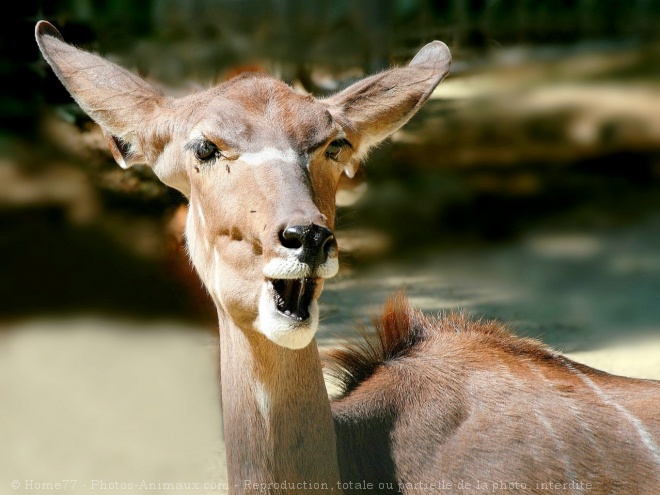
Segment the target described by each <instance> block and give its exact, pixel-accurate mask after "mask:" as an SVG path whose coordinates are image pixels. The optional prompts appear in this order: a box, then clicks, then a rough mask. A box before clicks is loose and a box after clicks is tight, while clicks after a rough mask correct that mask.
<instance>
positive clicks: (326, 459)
mask: <svg viewBox="0 0 660 495" xmlns="http://www.w3.org/2000/svg"><path fill="white" fill-rule="evenodd" d="M219 320H220V360H221V378H222V380H221V381H222V407H223V415H224V425H225V447H226V450H227V470H228V473H229V480H228V481H229V486H230V489H231V490H232V493H242V492H254V490H255V489H256V487H255V486H250V485H249V484H250V483H257V484H260V486H261V487H264V486H266V487H267V485H261V484H263V483H266V484H268V483H271V484H272V485H270V487H267V488H265V489H264V491H266V492H267V493H305V494H311V493H328V492H329V491H330V489H334V492H335V493H341V491H340V490H338V486H337V481H338V480H339V468H338V463H337V454H336V440H335V431H334V424H333V420H332V413H331V410H330V402H329V400H328V396H327V391H326V388H325V383H324V381H323V374H322V372H321V363H320V359H319V354H318V348H317V345H316V341H312V342H311V344H310V345H309V346H307V347H306V348H304V349H301V350H290V349H286V348H284V347H281V346H278V345H276V344H274V343H272V342H271V341H269V340H268V339H266V338H265V337H264V336H263V335H261V334H259V333H257V332H255V331H252V330H243V329H241V328H239V327H238V326H236V325H235V324H234V322H233V321H231V320H230V319H229V318H227V317H226V316H225V315H224V314H220V315H219ZM283 482H286V486H285V487H284V489H282V487H281V486H277V485H275V484H276V483H280V484H281V483H283ZM268 488H270V489H268Z"/></svg>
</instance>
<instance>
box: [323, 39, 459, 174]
mask: <svg viewBox="0 0 660 495" xmlns="http://www.w3.org/2000/svg"><path fill="white" fill-rule="evenodd" d="M450 66H451V53H450V52H449V48H447V45H445V44H444V43H442V42H441V41H433V42H431V43H429V44H427V45H426V46H424V47H423V48H422V49H421V50H420V51H419V52H418V53H417V55H415V57H414V58H413V59H412V60H411V61H410V63H409V64H408V65H407V66H405V67H395V68H393V69H389V70H386V71H384V72H381V73H380V74H376V75H373V76H370V77H367V78H365V79H362V80H361V81H358V82H356V83H355V84H352V85H351V86H349V87H348V88H346V89H344V90H342V91H340V92H339V93H337V94H335V95H333V96H330V97H329V98H326V99H325V100H322V101H323V103H325V104H326V105H327V106H328V109H329V111H330V113H331V114H332V115H333V116H334V117H335V118H336V119H337V120H338V121H339V122H340V123H342V124H343V125H344V128H345V130H346V133H347V134H349V132H352V133H353V141H354V143H353V144H354V147H355V154H354V156H355V159H354V160H353V161H352V162H351V163H349V164H347V167H346V170H345V171H346V174H347V175H348V176H349V177H352V176H353V174H354V173H355V172H356V170H357V167H358V164H359V161H360V160H361V159H362V158H363V157H364V156H365V155H366V154H367V152H368V151H369V149H370V148H371V147H373V146H375V145H377V144H378V143H380V142H381V141H382V140H383V139H385V138H387V137H388V136H389V135H390V134H392V133H393V132H394V131H396V130H397V129H399V128H400V127H401V126H402V125H404V124H405V123H406V122H408V120H409V119H410V118H411V117H412V116H413V115H415V113H416V112H417V110H419V109H420V107H421V106H422V105H423V104H424V102H425V101H426V100H427V99H428V97H429V96H430V95H431V93H432V92H433V90H434V89H435V87H436V86H437V85H438V84H439V83H440V81H442V79H444V77H445V76H446V75H447V74H448V73H449V68H450Z"/></svg>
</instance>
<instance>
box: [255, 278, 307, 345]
mask: <svg viewBox="0 0 660 495" xmlns="http://www.w3.org/2000/svg"><path fill="white" fill-rule="evenodd" d="M318 326H319V306H318V303H317V302H316V301H312V303H311V305H310V306H309V318H307V319H306V320H304V321H297V320H295V319H293V318H289V317H287V316H285V315H283V314H282V313H280V312H279V311H278V310H277V307H276V305H275V301H274V299H273V295H272V293H271V291H270V290H268V284H264V286H263V288H262V289H261V296H260V298H259V316H258V317H257V321H256V327H257V330H258V331H259V332H260V333H262V334H263V335H265V336H266V338H268V340H270V341H272V342H274V343H275V344H277V345H281V346H282V347H286V348H288V349H303V348H305V347H307V346H308V345H309V343H310V342H311V341H312V340H313V339H314V335H315V334H316V329H317V328H318Z"/></svg>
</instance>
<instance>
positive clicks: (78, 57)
mask: <svg viewBox="0 0 660 495" xmlns="http://www.w3.org/2000/svg"><path fill="white" fill-rule="evenodd" d="M35 35H36V38H37V43H38V44H39V48H40V49H41V53H42V54H43V56H44V58H45V59H46V61H47V62H48V63H49V64H50V66H51V67H52V68H53V71H55V74H56V75H57V77H58V78H59V79H60V81H62V84H64V86H65V87H66V89H67V90H68V91H69V93H71V96H73V98H74V99H75V100H76V102H77V103H78V104H79V105H80V107H81V108H82V109H83V110H84V111H85V112H86V113H87V114H88V115H89V116H90V117H92V119H94V120H95V121H96V122H97V123H98V124H99V125H100V126H101V129H102V130H103V134H104V135H105V138H106V140H107V142H108V145H109V146H110V151H111V152H112V156H113V157H114V158H115V160H116V161H117V163H119V165H121V166H122V167H123V168H127V167H129V166H131V165H132V164H134V163H146V164H149V165H154V162H155V160H156V158H157V156H158V153H159V152H160V151H161V150H156V149H153V143H154V142H161V143H162V142H163V140H164V139H163V138H164V137H163V136H161V137H160V138H157V137H156V136H155V135H154V134H156V133H157V132H158V129H157V126H156V125H155V124H154V123H153V121H154V117H155V114H156V113H157V112H156V111H157V110H158V109H159V108H160V107H161V106H163V105H164V104H165V102H166V97H165V96H163V94H162V93H161V92H160V91H158V90H156V89H155V88H154V87H153V86H151V85H150V84H148V83H147V82H145V81H144V80H142V79H140V78H139V77H138V76H136V75H135V74H132V73H131V72H129V71H127V70H126V69H124V68H122V67H120V66H118V65H116V64H113V63H112V62H109V61H108V60H105V59H104V58H102V57H99V56H98V55H94V54H92V53H88V52H85V51H83V50H80V49H78V48H76V47H74V46H71V45H69V44H67V43H66V42H65V41H64V40H63V39H62V36H61V35H60V33H59V31H58V30H57V29H55V27H54V26H53V25H52V24H50V23H48V22H46V21H40V22H39V23H37V26H36V29H35ZM161 132H162V130H161Z"/></svg>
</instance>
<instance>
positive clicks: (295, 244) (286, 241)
mask: <svg viewBox="0 0 660 495" xmlns="http://www.w3.org/2000/svg"><path fill="white" fill-rule="evenodd" d="M279 237H280V242H281V243H282V246H284V247H285V248H287V249H300V248H301V247H302V245H303V239H302V233H301V232H300V229H299V228H297V227H289V228H288V229H284V230H282V231H281V232H280V236H279Z"/></svg>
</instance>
